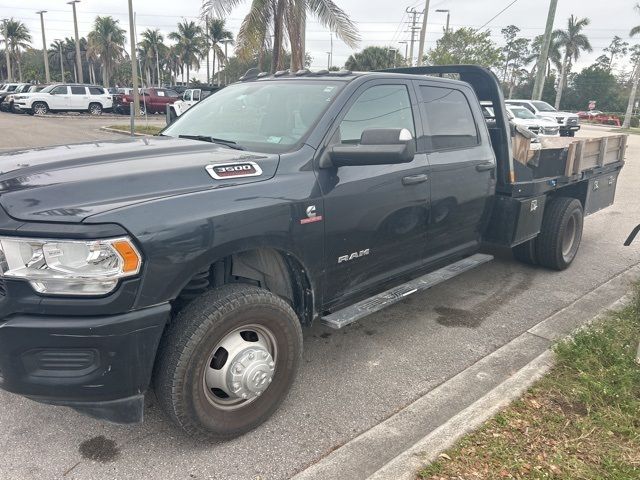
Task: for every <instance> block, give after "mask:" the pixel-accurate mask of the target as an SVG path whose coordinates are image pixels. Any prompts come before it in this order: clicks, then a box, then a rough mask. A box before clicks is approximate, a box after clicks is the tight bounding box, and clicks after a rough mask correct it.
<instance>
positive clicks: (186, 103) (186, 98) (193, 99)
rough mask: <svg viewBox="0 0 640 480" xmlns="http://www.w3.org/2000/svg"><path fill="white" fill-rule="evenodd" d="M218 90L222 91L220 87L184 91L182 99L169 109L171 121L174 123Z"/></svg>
mask: <svg viewBox="0 0 640 480" xmlns="http://www.w3.org/2000/svg"><path fill="white" fill-rule="evenodd" d="M218 90H220V87H199V88H188V89H187V90H185V91H184V93H183V94H182V96H181V98H180V99H179V100H177V101H175V102H173V103H172V104H171V106H170V107H169V116H170V121H171V122H173V121H174V120H175V119H176V118H178V117H179V116H180V115H182V114H183V113H184V112H186V111H187V110H189V108H191V107H193V106H194V105H195V104H196V103H198V102H199V101H201V100H204V99H205V98H207V97H208V96H209V95H212V94H213V93H215V92H217V91H218Z"/></svg>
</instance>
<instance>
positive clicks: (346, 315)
mask: <svg viewBox="0 0 640 480" xmlns="http://www.w3.org/2000/svg"><path fill="white" fill-rule="evenodd" d="M491 260H493V256H492V255H485V254H482V253H476V254H475V255H472V256H470V257H467V258H464V259H462V260H460V261H458V262H455V263H452V264H450V265H447V266H446V267H443V268H441V269H440V270H436V271H434V272H431V273H428V274H426V275H423V276H422V277H419V278H416V279H415V280H411V281H410V282H407V283H404V284H402V285H399V286H397V287H394V288H391V289H389V290H387V291H386V292H382V293H380V294H378V295H376V296H374V297H369V298H367V299H365V300H362V301H361V302H358V303H355V304H353V305H351V306H349V307H347V308H344V309H342V310H338V311H337V312H334V313H332V314H330V315H327V316H326V317H322V323H324V324H325V325H327V326H329V327H331V328H335V329H339V328H342V327H345V326H347V325H349V324H350V323H353V322H355V321H357V320H360V319H361V318H363V317H366V316H367V315H370V314H372V313H374V312H377V311H379V310H382V309H383V308H385V307H388V306H389V305H393V304H394V303H396V302H399V301H400V300H402V299H403V298H405V297H408V296H409V295H411V294H412V293H416V292H421V291H423V290H427V289H428V288H431V287H433V286H434V285H438V284H439V283H442V282H445V281H447V280H449V279H450V278H453V277H455V276H457V275H460V274H461V273H464V272H466V271H468V270H471V269H472V268H476V267H479V266H480V265H482V264H483V263H487V262H490V261H491Z"/></svg>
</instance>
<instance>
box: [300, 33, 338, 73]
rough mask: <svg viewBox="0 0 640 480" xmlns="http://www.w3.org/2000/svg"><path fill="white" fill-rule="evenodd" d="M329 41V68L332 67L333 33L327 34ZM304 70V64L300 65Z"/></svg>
mask: <svg viewBox="0 0 640 480" xmlns="http://www.w3.org/2000/svg"><path fill="white" fill-rule="evenodd" d="M329 34H330V40H331V48H330V49H329V64H330V65H329V68H331V67H332V66H333V32H329ZM302 66H303V68H304V63H303V64H302Z"/></svg>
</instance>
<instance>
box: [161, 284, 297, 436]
mask: <svg viewBox="0 0 640 480" xmlns="http://www.w3.org/2000/svg"><path fill="white" fill-rule="evenodd" d="M301 356H302V330H301V327H300V322H299V320H298V317H297V316H296V314H295V313H294V311H293V310H292V309H291V307H290V306H289V304H288V303H286V302H285V301H284V300H282V299H281V298H280V297H278V296H276V295H274V294H272V293H271V292H269V291H267V290H264V289H261V288H257V287H253V286H250V285H241V284H236V285H226V286H223V287H221V288H218V289H215V290H211V291H209V292H207V293H205V294H203V295H202V296H200V297H198V298H196V299H195V300H193V301H192V302H191V303H190V304H189V305H188V306H187V307H185V309H184V310H182V311H181V312H180V313H179V314H178V315H177V317H176V318H175V319H174V320H173V322H172V323H171V325H169V327H168V330H167V332H165V335H164V337H163V339H162V341H161V346H160V350H159V353H158V359H157V361H156V368H155V373H154V387H155V391H156V395H157V397H158V401H159V403H160V405H161V406H162V408H163V410H164V411H165V412H166V413H167V415H168V416H169V417H170V418H171V419H172V420H173V421H174V422H175V423H176V424H177V425H178V426H180V427H181V428H182V429H183V430H185V431H186V432H187V433H188V434H190V435H193V436H199V437H207V438H214V439H220V438H231V437H235V436H238V435H241V434H243V433H246V432H248V431H249V430H252V429H253V428H255V427H257V426H258V425H260V424H261V423H263V422H264V421H265V420H266V419H268V418H269V417H270V416H271V414H272V413H273V412H274V411H275V410H276V409H277V408H278V406H279V405H280V403H281V402H282V400H283V399H284V398H285V396H286V395H287V393H288V391H289V389H290V387H291V385H292V383H293V381H294V378H295V375H296V372H297V369H298V366H299V364H300V360H301Z"/></svg>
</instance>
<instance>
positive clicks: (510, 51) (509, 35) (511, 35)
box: [500, 25, 520, 82]
mask: <svg viewBox="0 0 640 480" xmlns="http://www.w3.org/2000/svg"><path fill="white" fill-rule="evenodd" d="M500 33H502V36H503V37H504V41H505V45H504V48H503V49H502V54H503V55H504V68H503V69H502V81H503V82H506V81H507V73H508V70H509V62H511V60H513V55H514V43H515V42H516V40H517V39H518V33H520V29H519V28H518V27H516V26H515V25H508V26H507V27H505V28H503V29H502V30H500Z"/></svg>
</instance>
